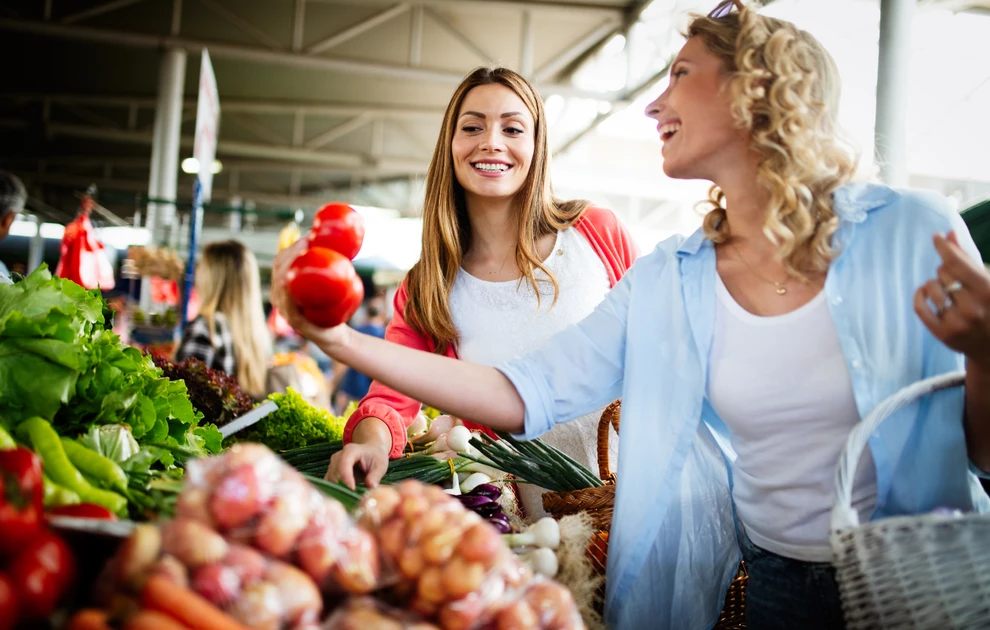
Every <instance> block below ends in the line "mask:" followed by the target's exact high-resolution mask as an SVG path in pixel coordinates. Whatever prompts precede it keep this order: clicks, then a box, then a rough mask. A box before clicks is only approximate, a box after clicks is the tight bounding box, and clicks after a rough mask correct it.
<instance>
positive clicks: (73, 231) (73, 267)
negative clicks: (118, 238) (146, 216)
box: [55, 214, 115, 291]
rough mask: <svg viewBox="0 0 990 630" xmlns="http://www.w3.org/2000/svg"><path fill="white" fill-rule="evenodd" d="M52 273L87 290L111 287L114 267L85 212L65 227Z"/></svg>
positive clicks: (113, 283)
mask: <svg viewBox="0 0 990 630" xmlns="http://www.w3.org/2000/svg"><path fill="white" fill-rule="evenodd" d="M55 275H56V276H58V277H60V278H65V279H66V280H72V281H73V282H75V283H76V284H78V285H80V286H82V287H84V288H87V289H97V288H98V289H101V290H103V291H106V290H108V289H112V288H113V287H114V285H115V282H114V277H113V267H112V266H111V265H110V259H109V258H108V257H107V254H106V252H105V251H104V250H103V243H100V242H99V241H98V240H96V235H95V234H94V233H93V224H92V223H91V222H90V220H89V217H88V216H87V215H85V214H80V215H79V216H77V217H76V218H75V219H74V220H73V221H72V223H70V224H68V225H67V226H65V233H63V234H62V245H61V247H60V249H59V259H58V265H57V266H56V267H55Z"/></svg>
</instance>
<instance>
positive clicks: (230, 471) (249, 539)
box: [176, 444, 381, 594]
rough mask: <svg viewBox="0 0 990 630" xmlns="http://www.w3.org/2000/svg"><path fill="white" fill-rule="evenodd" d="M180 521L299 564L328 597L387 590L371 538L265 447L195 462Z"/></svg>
mask: <svg viewBox="0 0 990 630" xmlns="http://www.w3.org/2000/svg"><path fill="white" fill-rule="evenodd" d="M176 514H177V516H178V517H180V518H185V519H190V520H192V521H196V522H200V523H203V524H204V525H206V526H208V527H211V528H213V529H216V530H217V531H218V532H219V533H220V534H222V535H224V536H227V537H230V538H233V539H236V540H239V541H242V542H245V543H248V544H250V545H252V546H253V547H255V548H257V549H258V550H260V551H262V552H264V553H267V554H269V555H271V556H272V557H273V558H280V559H284V560H286V561H288V562H291V563H293V564H295V565H296V566H298V567H299V568H301V569H302V570H303V571H304V572H305V573H306V574H308V575H309V576H310V577H311V578H312V579H313V580H314V581H315V582H316V584H317V585H318V586H319V587H320V589H321V590H323V591H325V592H340V593H350V594H364V593H369V592H371V591H373V590H375V589H376V588H377V587H378V586H379V579H380V573H381V568H380V564H379V558H378V547H377V544H376V543H375V540H374V539H373V538H372V537H371V535H369V534H368V532H366V531H364V530H363V529H360V528H359V527H357V526H356V525H355V524H354V523H353V521H352V520H351V519H350V517H349V516H348V514H347V511H346V510H345V509H344V507H343V506H342V505H341V504H340V503H339V502H337V501H334V500H332V499H330V498H328V497H327V496H326V495H325V494H323V493H321V492H320V491H318V490H317V489H316V488H314V487H313V486H312V485H310V484H309V482H307V481H306V479H305V478H303V476H302V475H301V474H299V473H298V472H297V471H295V470H294V469H292V468H291V467H289V466H287V465H286V464H284V463H283V462H282V461H281V460H280V459H279V457H278V456H277V455H275V454H274V453H273V452H272V451H270V450H269V449H267V448H265V447H264V446H261V445H259V444H236V445H234V446H233V447H231V448H230V449H228V450H227V451H226V452H225V453H224V454H223V455H220V456H218V457H211V458H207V459H203V460H196V461H194V462H190V464H189V467H188V471H187V475H186V487H185V489H184V490H183V492H182V495H181V496H180V497H179V502H178V505H177V506H176Z"/></svg>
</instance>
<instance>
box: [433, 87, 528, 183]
mask: <svg viewBox="0 0 990 630" xmlns="http://www.w3.org/2000/svg"><path fill="white" fill-rule="evenodd" d="M535 132H536V130H535V124H534V122H533V115H532V114H531V113H530V111H529V109H528V108H527V107H526V104H525V103H523V101H522V99H521V98H519V96H518V95H517V94H516V93H515V92H513V91H512V90H511V89H509V88H508V87H505V86H504V85H499V84H491V85H479V86H478V87H476V88H473V89H472V90H471V91H470V92H468V93H467V94H466V95H465V97H464V101H463V102H462V103H461V108H460V111H458V113H457V126H456V128H455V130H454V138H453V140H452V142H451V153H452V157H453V160H454V175H455V176H456V177H457V181H458V182H459V183H460V184H461V186H462V187H463V188H464V191H465V194H466V195H467V196H468V197H470V196H471V195H476V196H478V197H485V198H508V197H512V196H513V195H515V194H516V193H517V192H519V190H520V189H521V188H522V186H523V184H524V183H525V182H526V177H527V176H528V175H529V170H530V166H531V165H532V163H533V151H534V148H535V137H536V133H535Z"/></svg>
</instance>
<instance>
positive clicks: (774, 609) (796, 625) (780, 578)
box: [740, 533, 845, 630]
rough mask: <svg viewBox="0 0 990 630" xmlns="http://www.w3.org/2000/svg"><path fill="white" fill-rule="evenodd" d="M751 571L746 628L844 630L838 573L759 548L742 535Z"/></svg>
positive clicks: (815, 563)
mask: <svg viewBox="0 0 990 630" xmlns="http://www.w3.org/2000/svg"><path fill="white" fill-rule="evenodd" d="M740 540H741V542H742V552H743V560H745V561H746V568H747V569H748V570H749V582H748V584H747V585H746V625H747V627H748V628H749V629H750V630H776V629H777V628H780V629H781V630H843V628H845V622H844V621H843V618H842V605H841V603H840V600H839V588H838V585H837V584H836V581H835V569H833V568H832V565H831V564H829V563H827V562H804V561H802V560H794V559H792V558H786V557H784V556H778V555H777V554H775V553H773V552H770V551H767V550H766V549H762V548H760V547H757V546H756V545H754V544H753V543H752V541H751V540H750V539H749V537H748V536H746V534H745V533H742V534H741V535H740Z"/></svg>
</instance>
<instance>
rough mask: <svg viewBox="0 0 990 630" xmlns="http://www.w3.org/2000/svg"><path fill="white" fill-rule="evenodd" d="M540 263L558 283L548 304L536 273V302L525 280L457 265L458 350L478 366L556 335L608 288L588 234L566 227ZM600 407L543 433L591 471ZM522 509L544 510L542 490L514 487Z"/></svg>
mask: <svg viewBox="0 0 990 630" xmlns="http://www.w3.org/2000/svg"><path fill="white" fill-rule="evenodd" d="M543 264H544V265H545V266H546V267H547V269H549V270H550V272H551V273H553V275H554V277H555V278H556V279H557V284H558V286H559V287H560V293H559V295H558V298H557V303H556V304H555V305H554V306H553V307H552V308H551V304H552V303H553V284H551V283H550V281H549V280H548V279H546V276H545V275H543V274H542V273H541V272H539V271H538V272H537V274H538V275H537V278H538V279H539V278H541V277H542V278H543V279H544V281H543V282H541V283H540V300H541V301H540V307H539V311H537V306H536V293H535V292H534V291H533V287H532V286H531V285H530V284H529V283H528V282H527V281H524V282H522V283H521V284H520V283H519V282H518V281H515V280H512V281H509V282H486V281H484V280H480V279H478V278H476V277H474V276H472V275H471V274H469V273H467V272H466V271H464V270H463V269H461V270H460V273H459V274H458V276H457V280H456V281H455V282H454V286H453V289H452V290H451V294H450V310H451V315H452V317H453V320H454V325H455V326H456V327H457V331H458V333H459V334H460V341H459V342H458V344H457V356H458V357H459V358H461V359H463V360H465V361H470V362H472V363H478V364H481V365H498V364H500V363H502V362H503V361H506V360H508V359H511V358H513V357H516V356H519V355H522V354H525V353H526V352H528V351H529V350H532V349H534V348H537V347H539V346H540V345H542V344H543V342H544V341H546V340H547V339H549V338H550V337H551V336H552V335H554V334H555V333H557V332H559V331H561V330H563V329H564V328H566V327H567V326H569V325H570V324H573V323H577V322H579V321H581V320H582V319H584V318H585V317H586V316H587V315H589V314H590V313H591V311H593V310H594V308H595V307H596V306H598V304H599V303H600V302H601V301H602V300H603V299H604V297H605V294H606V293H608V291H609V280H608V274H607V273H606V271H605V264H604V263H603V262H602V260H601V258H599V256H598V254H596V253H595V250H594V249H592V248H591V245H590V244H589V243H588V241H587V239H585V238H584V236H582V235H581V233H580V232H578V231H577V230H575V229H573V228H570V229H567V230H563V231H561V232H558V234H557V240H556V242H555V243H554V247H553V251H552V252H551V253H550V257H549V258H547V259H546V260H545V261H543ZM600 416H601V410H598V411H596V412H594V413H591V414H589V415H587V416H582V417H581V418H577V419H576V420H574V421H572V422H568V423H565V424H558V425H556V426H555V427H554V428H553V430H552V431H550V433H548V434H547V435H544V436H543V437H542V439H543V440H544V441H545V442H546V443H548V444H550V445H552V446H554V447H556V448H558V449H560V450H561V451H563V452H565V453H567V454H568V455H570V456H571V457H573V458H574V459H576V460H577V461H579V462H581V463H582V464H584V465H585V466H587V467H588V468H589V469H590V470H591V471H592V472H594V473H595V474H598V456H597V441H596V434H597V429H598V418H599V417H600ZM609 443H610V446H611V448H610V450H611V457H612V462H613V466H614V465H615V457H616V455H617V452H618V439H617V438H616V436H615V434H614V431H613V432H612V434H611V438H610V442H609ZM519 488H520V491H521V494H522V497H521V499H522V504H523V508H524V509H525V510H526V513H527V514H528V515H529V516H531V517H533V518H539V517H541V516H544V515H545V513H544V511H543V506H542V503H541V499H540V497H541V495H542V491H540V490H539V489H538V488H535V487H532V486H530V485H528V484H520V485H519Z"/></svg>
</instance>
